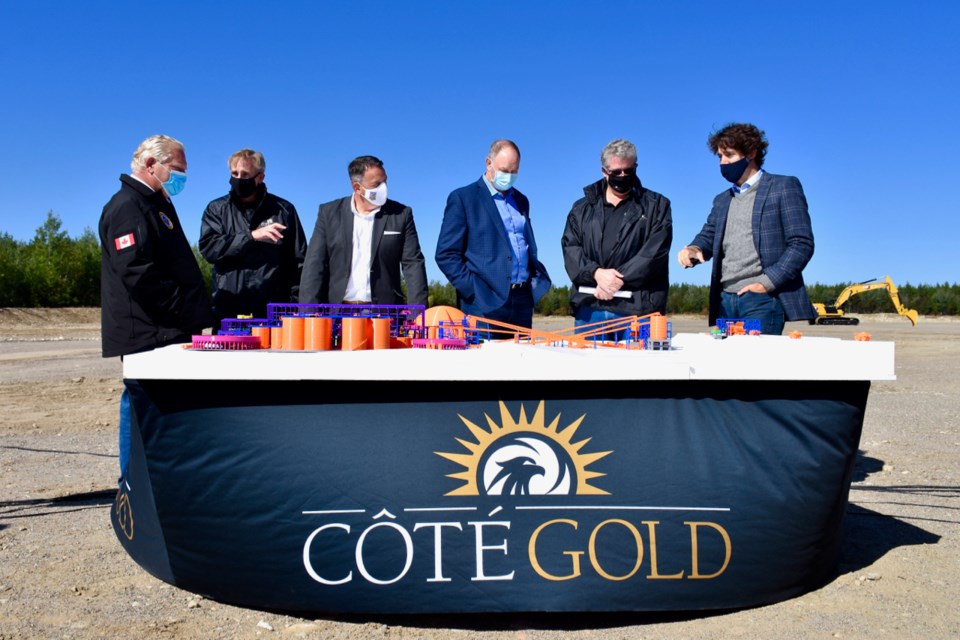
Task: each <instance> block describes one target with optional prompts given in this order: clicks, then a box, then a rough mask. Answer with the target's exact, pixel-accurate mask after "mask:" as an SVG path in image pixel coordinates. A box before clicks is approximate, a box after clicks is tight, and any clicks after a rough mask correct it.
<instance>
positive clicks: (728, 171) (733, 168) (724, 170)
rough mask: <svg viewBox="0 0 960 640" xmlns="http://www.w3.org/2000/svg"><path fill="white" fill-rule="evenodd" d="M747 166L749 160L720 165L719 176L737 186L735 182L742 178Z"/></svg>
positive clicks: (743, 159)
mask: <svg viewBox="0 0 960 640" xmlns="http://www.w3.org/2000/svg"><path fill="white" fill-rule="evenodd" d="M749 166H750V159H749V158H740V159H739V160H737V161H736V162H731V163H730V164H722V165H720V174H721V175H722V176H723V177H724V178H726V179H727V180H728V181H729V182H732V183H733V184H737V181H738V180H740V178H742V177H743V174H744V173H746V171H747V167H749Z"/></svg>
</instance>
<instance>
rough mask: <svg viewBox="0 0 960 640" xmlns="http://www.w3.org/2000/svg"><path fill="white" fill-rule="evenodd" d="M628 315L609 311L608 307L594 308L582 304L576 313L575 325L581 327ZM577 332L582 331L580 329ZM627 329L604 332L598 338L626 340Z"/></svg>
mask: <svg viewBox="0 0 960 640" xmlns="http://www.w3.org/2000/svg"><path fill="white" fill-rule="evenodd" d="M624 317H626V316H624V315H622V314H619V313H614V312H613V311H607V310H606V309H594V308H593V307H587V306H582V307H580V308H579V309H577V313H576V314H575V315H574V323H573V325H574V326H575V327H579V326H580V325H584V324H593V323H594V322H603V321H604V320H616V319H617V318H624ZM577 333H580V332H579V331H578V332H577ZM626 338H627V330H626V329H622V330H620V331H611V332H609V333H604V334H601V335H599V336H597V339H598V340H616V341H620V340H626Z"/></svg>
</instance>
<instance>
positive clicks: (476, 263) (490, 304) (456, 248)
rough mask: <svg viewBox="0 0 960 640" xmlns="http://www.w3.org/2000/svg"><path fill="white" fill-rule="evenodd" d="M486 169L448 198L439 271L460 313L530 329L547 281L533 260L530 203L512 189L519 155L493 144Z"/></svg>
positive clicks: (510, 146)
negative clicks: (455, 297)
mask: <svg viewBox="0 0 960 640" xmlns="http://www.w3.org/2000/svg"><path fill="white" fill-rule="evenodd" d="M486 165H487V168H486V171H485V172H484V174H483V175H482V176H481V177H480V179H479V180H477V181H476V182H474V183H473V184H469V185H467V186H465V187H461V188H460V189H457V190H455V191H454V192H453V193H451V194H450V196H449V197H448V198H447V207H446V209H445V210H444V212H443V223H442V224H441V226H440V238H439V240H438V241H437V253H436V256H435V258H436V261H437V266H438V267H440V270H441V271H442V272H443V274H444V275H445V276H446V277H447V280H449V281H450V284H452V285H453V286H454V287H455V288H456V290H457V299H458V304H459V307H460V309H461V310H463V311H464V313H467V314H469V315H473V316H479V317H482V318H489V319H491V320H499V321H501V322H507V323H509V324H513V325H517V326H521V327H530V326H532V324H533V307H534V305H535V304H536V303H537V301H538V300H540V298H542V297H543V296H544V294H546V293H547V291H548V290H549V289H550V276H549V275H547V270H546V269H545V268H544V266H543V265H542V264H540V262H539V261H538V260H537V242H536V240H535V239H534V237H533V227H532V226H531V224H530V202H529V200H527V197H526V196H524V195H523V194H522V193H520V192H519V191H517V190H516V189H515V188H514V186H513V185H514V183H515V182H516V180H517V174H518V172H519V171H520V149H519V148H518V147H517V145H516V144H514V143H513V142H511V141H510V140H497V141H495V142H494V143H493V144H492V145H491V146H490V152H489V154H488V155H487V160H486Z"/></svg>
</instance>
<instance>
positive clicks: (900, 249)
mask: <svg viewBox="0 0 960 640" xmlns="http://www.w3.org/2000/svg"><path fill="white" fill-rule="evenodd" d="M734 14H735V15H734ZM0 24H3V25H4V37H3V38H2V39H0V63H2V64H0V91H2V92H3V98H2V100H0V122H2V131H3V142H4V147H5V150H6V153H4V154H2V156H0V176H2V178H3V181H4V183H5V184H4V188H3V189H0V231H3V232H6V233H9V234H11V235H13V237H14V238H17V239H20V240H28V239H30V238H32V237H33V234H34V231H35V230H36V228H37V227H38V226H39V225H40V224H41V223H42V222H43V220H44V219H45V217H46V214H47V211H49V210H52V211H53V212H54V213H56V214H57V215H58V216H60V217H61V219H62V220H63V222H64V227H65V228H66V230H67V231H68V232H70V234H71V235H78V234H80V233H81V232H82V231H83V229H84V228H85V227H90V228H91V229H94V230H95V229H96V227H97V221H98V219H99V216H100V211H101V209H102V207H103V204H104V203H105V202H106V201H107V200H108V199H109V198H110V196H111V195H112V194H113V193H114V192H115V191H116V189H117V188H118V185H119V183H118V181H117V178H118V176H119V174H120V173H122V172H127V171H129V162H130V157H131V155H132V153H133V150H134V149H135V148H136V146H137V144H138V143H139V142H140V141H141V140H142V139H144V138H146V137H147V136H149V135H152V134H154V133H164V134H167V135H171V136H174V137H176V138H178V139H180V140H181V141H182V142H183V143H184V144H185V145H186V151H187V159H188V162H189V171H188V177H189V179H188V182H187V187H186V189H185V190H184V192H183V193H182V194H181V195H179V196H177V197H176V199H175V201H174V202H175V204H176V207H177V210H178V212H179V214H180V218H181V220H182V222H183V224H184V227H185V231H186V233H187V237H188V238H189V239H190V241H191V243H194V242H196V240H197V237H198V235H199V229H200V216H201V214H202V212H203V209H204V207H205V206H206V203H207V202H209V201H210V200H212V199H214V198H216V197H218V196H220V195H223V194H224V193H226V192H227V190H228V184H227V179H228V177H229V175H228V170H227V166H226V159H227V157H228V156H229V155H230V154H231V153H232V152H234V151H236V150H237V149H239V148H242V147H252V148H255V149H259V150H260V151H262V152H263V153H264V154H265V156H266V159H267V173H266V182H267V185H268V187H269V189H270V190H271V191H272V192H274V193H276V194H278V195H280V196H282V197H284V198H287V199H288V200H290V201H291V202H293V203H294V205H295V206H296V207H297V209H298V211H299V213H300V217H301V220H302V222H303V224H304V226H305V228H306V229H307V232H308V233H309V232H310V231H311V230H312V229H313V224H314V222H315V219H316V211H317V207H318V205H319V204H320V203H322V202H327V201H329V200H333V199H335V198H339V197H342V196H344V195H347V194H348V193H349V181H348V178H347V174H346V166H347V164H348V162H349V161H350V160H351V159H352V158H353V157H355V156H357V155H362V154H373V155H376V156H378V157H380V158H381V159H382V160H383V161H384V163H385V165H386V169H387V173H388V176H389V186H390V197H391V198H393V199H395V200H398V201H400V202H403V203H405V204H408V205H410V206H412V207H413V211H414V216H415V219H416V222H417V227H418V230H419V233H420V240H421V245H422V248H423V251H424V254H425V255H426V256H427V271H428V275H429V277H430V279H431V280H441V281H442V280H443V277H442V274H441V273H440V271H439V269H437V267H436V264H435V263H434V261H433V253H434V249H435V247H436V239H437V235H438V232H439V228H440V221H441V219H442V215H443V208H444V204H445V202H446V197H447V194H448V193H449V192H450V191H451V190H453V189H454V188H457V187H460V186H463V185H465V184H467V183H469V182H472V181H475V180H476V179H477V178H478V177H479V176H480V174H481V173H482V171H483V160H484V156H485V154H486V151H487V148H488V146H489V144H490V142H491V141H492V140H494V139H495V138H498V137H508V138H511V139H513V140H515V141H516V142H517V143H518V144H519V146H520V149H521V152H522V163H521V168H520V177H519V181H518V183H517V188H519V189H520V190H521V191H523V192H524V193H525V194H526V195H527V196H528V197H529V198H530V201H531V216H532V220H533V225H534V229H535V232H536V237H537V243H538V245H539V249H540V257H541V260H542V261H543V262H544V264H545V265H546V266H547V269H548V270H549V272H550V274H551V276H552V278H553V280H554V283H555V284H558V285H564V284H569V280H568V278H567V276H566V273H565V272H564V269H563V260H562V256H561V251H560V236H561V233H562V231H563V226H564V223H565V220H566V216H567V213H568V212H569V210H570V206H571V205H572V203H573V202H574V201H575V200H576V199H577V198H579V197H580V196H581V195H582V188H583V187H584V186H585V185H587V184H589V183H591V182H593V181H594V180H596V179H598V178H599V177H600V162H599V153H600V150H601V149H602V147H603V146H604V145H605V144H606V143H607V142H609V141H610V140H612V139H614V138H618V137H625V138H628V139H630V140H632V141H633V142H634V143H635V144H636V145H637V147H638V149H639V155H640V157H639V174H640V177H641V179H642V181H643V183H644V184H645V185H646V186H647V187H648V188H650V189H653V190H654V191H659V192H660V193H663V194H664V195H666V196H667V197H668V198H670V200H671V201H672V203H673V221H674V243H673V249H672V251H671V253H672V254H674V255H675V254H676V252H677V250H679V249H680V248H681V247H682V246H683V245H685V244H686V243H687V242H689V241H690V240H691V239H692V238H693V236H694V235H695V234H696V233H697V231H698V230H699V228H700V226H701V225H702V224H703V222H704V220H705V219H706V215H707V213H708V212H709V208H710V203H711V201H712V199H713V197H714V196H715V195H716V194H717V193H718V192H720V191H721V190H722V189H723V188H724V187H725V186H726V183H725V182H724V181H723V179H722V178H721V176H720V174H719V171H718V168H717V161H716V159H715V158H714V157H712V156H711V155H710V154H709V153H708V152H707V150H706V138H707V136H708V134H709V133H710V132H711V131H712V130H714V129H715V128H718V127H720V126H723V125H724V124H726V123H728V122H731V121H750V122H754V123H756V124H757V125H758V126H760V127H761V128H762V129H764V130H765V131H766V132H767V135H768V137H769V139H770V150H769V153H768V156H767V163H766V166H765V168H766V169H767V170H769V171H771V172H773V173H783V174H788V175H795V176H798V177H799V178H800V180H801V182H802V183H803V185H804V189H805V191H806V194H807V199H808V201H809V204H810V213H811V216H812V219H813V227H814V235H815V237H816V253H815V255H814V257H813V260H812V261H811V263H810V264H809V265H808V267H807V269H806V271H805V277H806V279H807V281H808V283H813V282H823V283H829V284H833V283H837V282H847V281H860V280H866V279H869V278H872V277H876V276H880V277H882V276H883V275H884V274H890V275H891V277H892V278H893V279H894V281H895V282H897V284H904V283H907V282H909V283H912V284H921V283H926V284H933V283H939V282H945V281H949V282H957V281H958V278H957V269H956V267H955V266H954V265H953V259H950V258H949V256H950V255H956V251H957V250H956V248H955V246H954V245H955V244H956V239H957V238H958V236H960V223H958V213H960V212H958V205H957V199H956V198H955V197H951V196H950V193H951V192H952V191H954V190H955V189H956V187H953V188H951V187H949V186H948V185H949V184H950V183H952V182H953V180H955V179H957V175H958V173H960V172H958V169H960V163H958V161H957V150H958V148H960V135H958V133H957V132H958V127H960V123H958V117H957V116H958V114H960V109H958V93H960V81H958V76H960V64H958V63H960V47H958V46H957V45H956V39H957V33H958V32H960V4H958V3H956V2H950V1H947V0H944V1H941V2H931V1H925V0H916V1H914V2H909V3H905V2H887V1H882V0H881V1H873V2H867V1H864V2H842V1H840V0H834V1H833V2H802V1H799V0H798V1H797V2H791V3H785V2H784V3H773V2H771V3H724V2H716V1H713V2H619V3H598V2H586V1H584V2H563V1H558V0H554V1H552V2H548V1H542V2H518V1H517V2H501V1H498V0H494V1H486V2H482V3H480V2H453V1H448V2H439V1H438V2H377V1H368V2H364V3H349V2H321V1H317V2H282V1H277V2H262V1H261V2H246V1H232V2H226V1H224V2H203V1H200V0H194V1H193V2H179V1H176V0H170V1H167V2H163V3H140V2H136V3H134V2H87V3H78V2H65V1H64V2H52V1H49V0H47V1H45V0H33V1H31V2H13V1H5V2H3V3H2V4H0ZM951 42H952V43H953V44H950V43H951ZM954 184H955V183H954ZM671 279H672V280H673V281H676V282H691V283H695V284H706V283H707V282H708V280H709V278H708V269H706V268H704V267H700V268H697V269H692V270H686V271H684V270H682V269H680V268H679V266H678V265H677V264H676V262H675V258H673V257H672V258H671Z"/></svg>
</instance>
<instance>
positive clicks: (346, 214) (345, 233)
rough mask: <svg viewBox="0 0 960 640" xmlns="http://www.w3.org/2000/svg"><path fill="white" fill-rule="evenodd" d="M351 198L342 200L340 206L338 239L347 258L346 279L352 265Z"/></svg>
mask: <svg viewBox="0 0 960 640" xmlns="http://www.w3.org/2000/svg"><path fill="white" fill-rule="evenodd" d="M352 198H353V196H349V197H346V198H344V199H343V203H342V204H341V205H340V238H341V242H343V253H344V255H345V256H346V257H347V263H346V270H347V277H350V265H352V264H353V209H352V208H351V206H350V201H351V199H352Z"/></svg>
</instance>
